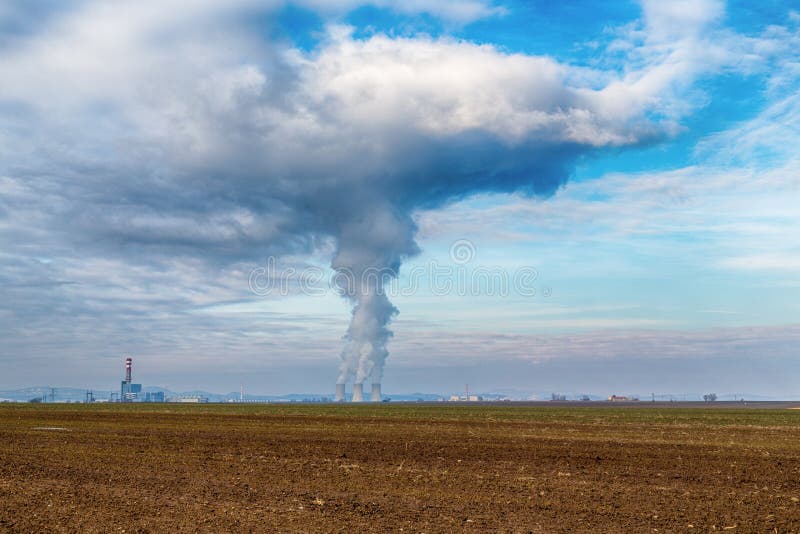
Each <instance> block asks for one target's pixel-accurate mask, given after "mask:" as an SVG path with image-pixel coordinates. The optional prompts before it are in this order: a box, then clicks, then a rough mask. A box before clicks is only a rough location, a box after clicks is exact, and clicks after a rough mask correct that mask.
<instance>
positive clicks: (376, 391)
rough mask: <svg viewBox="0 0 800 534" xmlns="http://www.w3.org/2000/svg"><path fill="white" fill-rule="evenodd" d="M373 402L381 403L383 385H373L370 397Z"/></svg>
mask: <svg viewBox="0 0 800 534" xmlns="http://www.w3.org/2000/svg"><path fill="white" fill-rule="evenodd" d="M369 400H371V401H372V402H381V385H380V384H372V394H371V395H370V396H369Z"/></svg>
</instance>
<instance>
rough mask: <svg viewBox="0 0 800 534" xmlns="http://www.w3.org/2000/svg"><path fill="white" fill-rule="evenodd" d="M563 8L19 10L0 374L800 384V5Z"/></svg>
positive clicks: (163, 379)
mask: <svg viewBox="0 0 800 534" xmlns="http://www.w3.org/2000/svg"><path fill="white" fill-rule="evenodd" d="M563 4H564V5H561V3H554V2H544V1H528V2H517V1H502V0H497V1H493V0H439V1H436V0H429V1H416V0H408V1H405V2H392V1H389V0H373V1H360V0H336V1H326V2H323V1H319V0H302V1H297V2H287V1H282V0H261V1H257V0H230V1H228V2H212V1H206V0H194V1H189V0H159V1H155V0H136V1H134V0H117V1H114V2H107V1H105V2H104V1H92V0H62V1H53V0H6V1H4V2H3V3H2V5H0V389H14V388H21V387H27V386H34V385H36V386H41V385H55V386H71V387H86V388H95V389H111V388H113V387H114V386H113V384H114V383H115V382H116V381H117V380H119V379H120V378H121V377H122V374H123V371H124V369H123V362H124V357H125V356H127V355H131V356H132V357H133V358H134V376H135V378H136V380H137V381H141V382H143V383H145V384H147V385H158V386H165V387H168V388H170V389H172V390H190V389H204V390H208V391H218V392H227V391H237V390H238V388H239V385H240V384H244V386H245V388H246V389H247V390H248V391H250V392H253V393H261V394H281V393H289V392H317V393H332V392H333V389H334V384H335V383H336V382H337V380H340V381H346V382H347V383H348V387H351V386H350V385H351V384H352V383H353V381H364V383H365V384H369V383H370V381H371V380H374V381H382V383H383V389H384V392H388V393H391V392H398V393H399V392H414V391H424V392H436V393H439V392H441V393H446V392H454V391H461V390H462V389H463V387H464V385H465V384H466V383H469V384H470V389H471V390H472V391H485V392H489V391H512V390H513V391H520V392H523V394H524V392H534V391H538V392H542V391H555V392H564V393H570V394H581V393H591V394H597V395H611V394H618V395H619V394H645V393H648V394H649V393H650V392H655V393H664V394H666V393H674V394H682V393H688V394H695V395H701V394H703V393H708V392H712V391H713V392H717V393H718V394H723V395H724V394H735V393H747V394H751V395H763V396H769V397H774V398H800V277H798V274H797V273H798V272H800V232H798V231H797V228H798V227H800V155H798V152H797V149H796V147H797V146H799V144H800V83H799V82H800V10H798V8H797V7H796V6H795V5H794V4H793V3H792V2H780V1H772V0H768V1H764V2H758V3H753V2H744V1H730V2H723V1H720V0H694V1H685V0H675V1H672V2H659V1H655V0H644V1H641V2H627V1H616V2H603V3H597V2H569V3H563ZM373 269H374V270H376V271H379V272H381V273H382V275H385V279H382V280H383V281H385V282H386V285H385V287H384V286H383V284H382V283H364V282H363V280H364V275H365V273H369V272H370V271H371V270H373ZM337 273H338V274H337ZM342 273H349V274H351V275H353V276H354V279H355V280H361V281H362V282H358V283H357V284H355V286H351V285H347V284H344V285H342V284H341V279H340V278H337V276H338V275H341V274H342Z"/></svg>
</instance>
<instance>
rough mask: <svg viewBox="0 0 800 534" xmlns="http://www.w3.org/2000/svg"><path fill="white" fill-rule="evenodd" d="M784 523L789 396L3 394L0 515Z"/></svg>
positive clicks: (356, 526) (322, 521)
mask: <svg viewBox="0 0 800 534" xmlns="http://www.w3.org/2000/svg"><path fill="white" fill-rule="evenodd" d="M357 530H364V531H370V532H386V531H400V530H403V531H405V532H417V531H425V532H455V531H475V532H485V531H508V532H528V531H533V532H581V531H584V532H588V531H593V532H655V531H656V530H657V531H659V532H689V531H691V532H700V531H705V532H707V531H714V530H718V531H725V532H797V531H800V411H796V410H794V411H793V410H750V409H734V408H731V409H714V410H705V409H675V408H673V409H670V408H647V409H645V408H635V407H631V408H589V407H587V408H570V407H525V406H513V405H511V406H451V405H436V406H433V405H378V406H372V405H365V406H352V405H345V406H333V405H316V406H315V405H290V406H272V405H270V406H266V405H264V406H258V405H251V406H246V405H239V406H236V405H233V406H229V405H216V406H215V405H206V406H179V405H173V404H163V405H40V406H34V405H0V531H10V532H47V531H54V532H76V531H85V532H122V531H124V532H175V531H180V532H184V531H186V532H189V531H191V532H195V531H200V532H264V531H281V532H286V531H293V532H294V531H304V532H336V531H341V532H345V531H347V532H356V531H357Z"/></svg>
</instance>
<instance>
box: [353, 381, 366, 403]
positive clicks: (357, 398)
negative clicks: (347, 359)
mask: <svg viewBox="0 0 800 534" xmlns="http://www.w3.org/2000/svg"><path fill="white" fill-rule="evenodd" d="M363 401H364V384H353V402H363Z"/></svg>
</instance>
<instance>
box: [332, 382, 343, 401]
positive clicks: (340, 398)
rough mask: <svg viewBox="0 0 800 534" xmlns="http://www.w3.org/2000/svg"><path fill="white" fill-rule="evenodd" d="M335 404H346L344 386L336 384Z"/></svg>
mask: <svg viewBox="0 0 800 534" xmlns="http://www.w3.org/2000/svg"><path fill="white" fill-rule="evenodd" d="M334 401H335V402H344V384H336V397H335V399H334Z"/></svg>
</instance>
